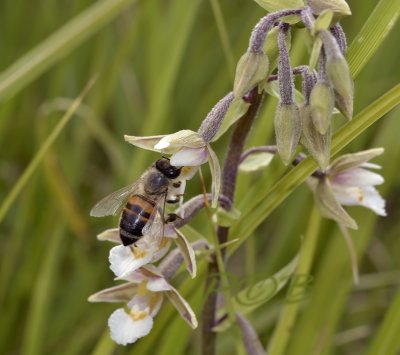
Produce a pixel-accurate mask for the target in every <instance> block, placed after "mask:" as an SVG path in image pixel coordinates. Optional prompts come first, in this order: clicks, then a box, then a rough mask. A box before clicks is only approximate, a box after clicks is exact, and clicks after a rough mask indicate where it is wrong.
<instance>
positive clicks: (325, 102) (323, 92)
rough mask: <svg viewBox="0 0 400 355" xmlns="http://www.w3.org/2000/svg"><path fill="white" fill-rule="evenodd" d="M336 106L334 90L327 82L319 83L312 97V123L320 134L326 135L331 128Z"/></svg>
mask: <svg viewBox="0 0 400 355" xmlns="http://www.w3.org/2000/svg"><path fill="white" fill-rule="evenodd" d="M333 105H334V95H333V90H332V88H331V86H330V85H329V83H327V82H326V81H318V82H317V83H316V84H315V86H314V87H313V89H312V90H311V95H310V108H311V118H312V122H313V124H314V126H315V128H316V129H317V131H318V132H319V133H320V134H325V133H326V131H327V130H328V129H329V127H330V126H331V120H332V110H333Z"/></svg>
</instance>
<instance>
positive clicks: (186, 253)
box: [175, 228, 197, 279]
mask: <svg viewBox="0 0 400 355" xmlns="http://www.w3.org/2000/svg"><path fill="white" fill-rule="evenodd" d="M175 232H176V235H177V238H176V239H175V243H176V245H177V246H178V248H179V251H180V252H181V253H182V255H183V258H184V259H185V262H186V270H187V271H188V272H189V274H190V276H191V277H192V279H193V278H195V277H196V274H197V265H196V256H195V253H194V250H193V248H192V245H191V244H190V243H189V242H188V241H187V239H186V237H185V236H184V235H183V233H182V232H181V231H180V230H179V229H177V228H175Z"/></svg>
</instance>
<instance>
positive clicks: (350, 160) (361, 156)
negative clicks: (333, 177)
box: [329, 148, 384, 174]
mask: <svg viewBox="0 0 400 355" xmlns="http://www.w3.org/2000/svg"><path fill="white" fill-rule="evenodd" d="M383 152H384V149H383V148H374V149H368V150H364V151H362V152H358V153H354V154H345V155H342V156H340V157H339V158H337V159H335V160H334V161H333V162H332V164H331V165H330V168H329V170H330V171H332V172H333V173H334V174H336V173H338V172H340V171H343V170H346V169H349V168H353V167H356V166H360V165H361V164H364V163H366V162H368V160H371V159H372V158H375V157H376V156H378V155H381V154H383Z"/></svg>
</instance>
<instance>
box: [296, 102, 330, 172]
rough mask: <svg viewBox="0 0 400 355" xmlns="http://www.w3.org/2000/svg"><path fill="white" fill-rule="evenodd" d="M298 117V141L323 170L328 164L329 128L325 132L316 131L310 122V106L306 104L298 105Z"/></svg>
mask: <svg viewBox="0 0 400 355" xmlns="http://www.w3.org/2000/svg"><path fill="white" fill-rule="evenodd" d="M300 117H301V129H302V136H301V140H300V142H301V144H302V145H303V146H304V147H305V148H306V149H307V151H308V152H309V153H310V155H311V156H312V157H313V158H314V160H315V161H316V162H317V163H318V165H319V167H320V168H321V169H322V170H325V169H326V168H327V167H328V165H329V154H330V146H331V129H330V127H329V128H328V130H327V131H326V132H325V134H321V133H320V132H318V130H317V129H316V128H315V126H314V124H313V122H312V119H311V108H310V106H308V105H303V106H302V107H300Z"/></svg>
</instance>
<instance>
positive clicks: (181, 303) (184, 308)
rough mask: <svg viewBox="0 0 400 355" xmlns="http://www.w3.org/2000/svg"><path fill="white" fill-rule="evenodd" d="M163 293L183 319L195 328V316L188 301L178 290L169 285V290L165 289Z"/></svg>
mask: <svg viewBox="0 0 400 355" xmlns="http://www.w3.org/2000/svg"><path fill="white" fill-rule="evenodd" d="M164 294H165V295H166V296H167V297H168V299H169V300H170V302H171V303H172V304H173V305H174V307H175V308H176V310H177V311H178V312H179V314H180V315H181V316H182V317H183V319H184V320H185V321H186V322H187V323H188V324H189V325H190V326H191V327H192V328H193V329H196V328H197V325H198V323H197V318H196V315H195V314H194V312H193V310H192V308H191V307H190V305H189V303H187V302H186V300H185V299H184V298H183V297H182V296H181V295H180V294H179V292H178V291H177V290H176V289H175V288H173V287H172V286H171V291H165V292H164Z"/></svg>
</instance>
